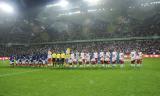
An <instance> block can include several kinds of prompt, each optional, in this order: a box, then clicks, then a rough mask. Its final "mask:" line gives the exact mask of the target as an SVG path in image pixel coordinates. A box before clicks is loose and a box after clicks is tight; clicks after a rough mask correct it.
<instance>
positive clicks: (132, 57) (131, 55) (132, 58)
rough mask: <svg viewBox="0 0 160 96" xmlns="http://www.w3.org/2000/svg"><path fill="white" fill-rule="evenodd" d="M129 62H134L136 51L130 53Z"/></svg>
mask: <svg viewBox="0 0 160 96" xmlns="http://www.w3.org/2000/svg"><path fill="white" fill-rule="evenodd" d="M130 57H131V60H136V51H132V52H131V54H130Z"/></svg>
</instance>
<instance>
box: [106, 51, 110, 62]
mask: <svg viewBox="0 0 160 96" xmlns="http://www.w3.org/2000/svg"><path fill="white" fill-rule="evenodd" d="M110 55H111V54H110V52H106V56H105V61H110Z"/></svg>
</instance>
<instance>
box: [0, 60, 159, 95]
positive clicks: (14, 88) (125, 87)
mask: <svg viewBox="0 0 160 96" xmlns="http://www.w3.org/2000/svg"><path fill="white" fill-rule="evenodd" d="M0 62H1V63H0V96H160V59H159V58H157V59H151V58H150V59H145V60H144V62H143V63H144V65H143V67H142V68H141V69H132V68H130V67H129V64H128V63H127V67H126V68H125V69H123V70H122V69H83V70H82V69H72V70H71V69H70V70H68V69H46V68H10V67H8V64H7V63H8V62H5V64H4V63H2V61H0Z"/></svg>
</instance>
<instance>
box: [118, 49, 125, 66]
mask: <svg viewBox="0 0 160 96" xmlns="http://www.w3.org/2000/svg"><path fill="white" fill-rule="evenodd" d="M119 61H120V64H121V65H120V67H121V68H123V67H124V53H123V52H122V50H121V51H120V53H119Z"/></svg>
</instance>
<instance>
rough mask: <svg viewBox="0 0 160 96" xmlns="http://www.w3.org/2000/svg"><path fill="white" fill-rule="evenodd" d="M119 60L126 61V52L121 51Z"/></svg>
mask: <svg viewBox="0 0 160 96" xmlns="http://www.w3.org/2000/svg"><path fill="white" fill-rule="evenodd" d="M119 60H122V61H124V53H122V52H121V53H119Z"/></svg>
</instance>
